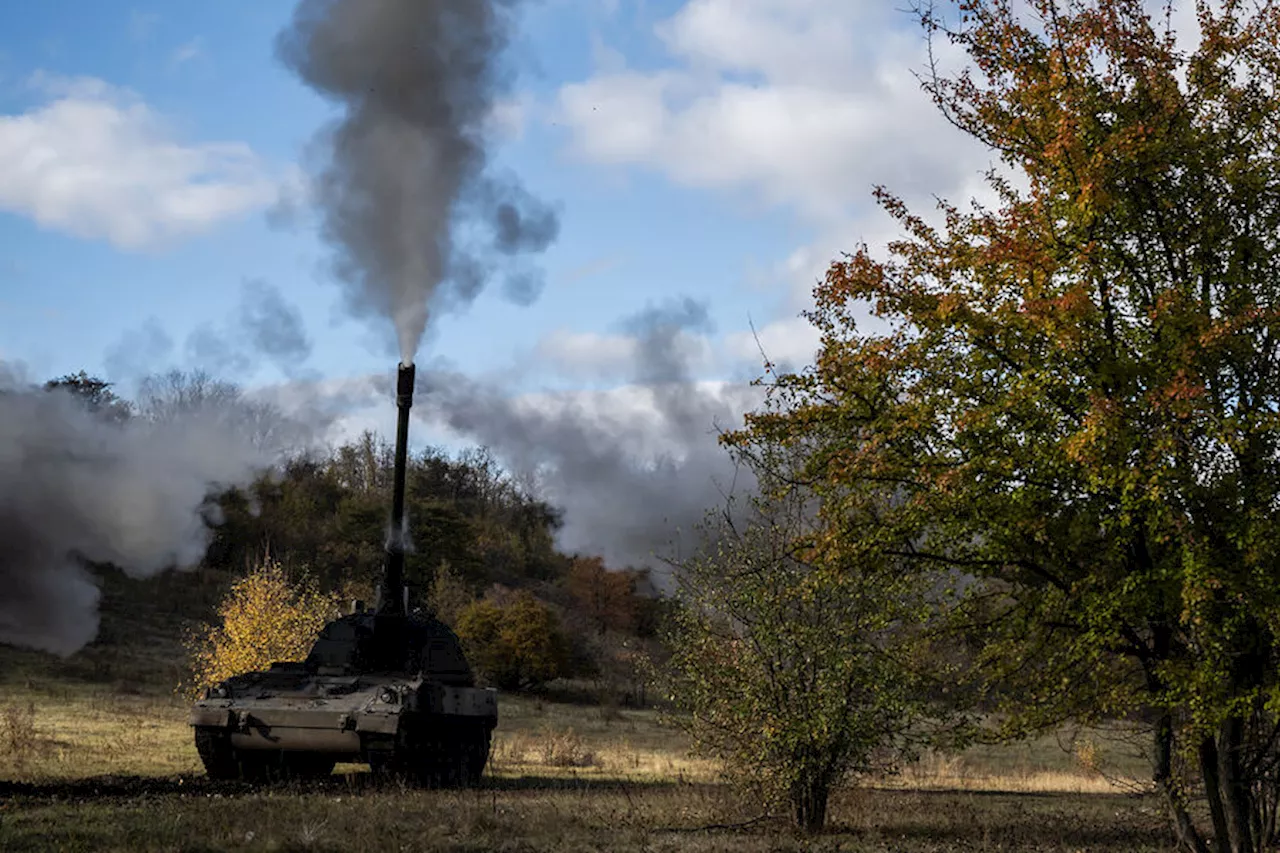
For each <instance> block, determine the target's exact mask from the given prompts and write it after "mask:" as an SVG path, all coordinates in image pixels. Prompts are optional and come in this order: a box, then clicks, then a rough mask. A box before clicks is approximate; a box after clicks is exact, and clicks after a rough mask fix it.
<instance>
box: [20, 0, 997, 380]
mask: <svg viewBox="0 0 1280 853" xmlns="http://www.w3.org/2000/svg"><path fill="white" fill-rule="evenodd" d="M526 5H529V8H528V9H527V10H526V11H525V13H524V14H523V17H522V19H521V27H520V30H519V31H518V33H517V36H516V40H515V43H514V44H513V47H512V52H511V59H512V62H513V63H514V67H515V68H516V69H517V71H518V72H519V76H518V82H517V85H516V91H515V97H514V98H513V99H512V100H511V101H509V102H505V103H503V104H502V105H500V109H499V111H498V113H497V114H496V118H495V127H500V128H501V134H500V136H501V140H500V142H499V144H497V145H496V146H495V148H494V153H495V157H496V164H497V165H499V166H500V167H503V168H509V169H511V170H514V171H515V172H516V173H517V174H519V176H520V177H521V179H522V180H523V182H524V183H525V184H526V185H527V186H528V187H529V189H531V190H532V191H533V192H534V193H536V194H537V195H539V196H540V197H542V198H543V199H545V200H548V201H550V202H552V203H554V204H556V205H557V206H558V208H559V209H560V211H561V231H560V237H559V239H558V240H557V242H556V243H555V244H554V245H553V246H552V247H551V248H550V249H549V250H548V251H547V252H546V253H545V254H544V255H542V256H540V257H539V258H538V263H539V265H540V266H541V268H542V269H543V271H544V272H545V277H546V287H545V289H544V291H543V293H542V295H541V298H540V299H539V300H538V301H537V302H535V303H534V304H533V305H531V306H528V307H519V306H515V305H512V304H510V303H507V302H505V301H504V300H503V299H502V298H501V296H500V295H499V294H498V292H497V289H496V288H494V289H491V290H489V291H486V292H485V293H484V294H482V295H481V297H480V298H479V299H478V300H477V301H476V302H475V303H474V304H472V305H470V306H468V307H467V308H466V309H465V310H463V311H460V312H457V313H453V314H447V315H442V316H438V317H436V318H434V319H433V321H432V325H431V329H430V331H429V333H428V339H427V341H426V343H425V344H424V347H423V349H422V351H421V352H420V354H419V359H420V360H421V361H428V362H429V361H436V360H443V361H444V362H446V363H448V364H449V365H451V366H453V367H454V368H456V369H458V370H461V371H463V372H465V373H469V374H473V375H507V376H512V375H515V376H518V377H519V379H518V383H517V384H518V385H519V386H520V388H519V390H536V389H537V388H540V387H554V388H561V389H563V388H574V387H583V388H588V387H590V388H600V387H603V386H608V385H609V384H610V383H611V382H616V381H620V377H621V376H622V374H623V373H625V370H624V369H623V367H621V366H620V365H621V363H622V362H625V360H626V353H627V352H628V350H627V338H626V334H627V333H626V331H625V329H624V328H622V327H621V326H620V323H621V321H622V320H623V319H624V318H625V317H627V316H628V315H631V314H634V313H635V312H637V311H639V310H641V309H643V308H645V307H647V306H652V305H655V304H658V303H661V302H663V301H664V300H668V299H671V298H675V297H680V296H690V297H693V298H695V299H698V300H702V301H705V302H706V304H707V305H708V308H709V309H710V316H711V319H712V322H713V329H712V331H711V332H709V333H708V334H707V335H705V337H704V338H702V339H699V340H698V341H697V342H696V343H697V345H698V346H699V347H702V349H701V350H700V352H701V353H702V355H701V357H700V358H699V359H697V360H695V366H696V368H697V370H698V374H699V376H700V378H705V379H726V378H742V377H745V376H750V375H754V373H755V372H757V369H756V368H757V365H756V363H755V362H756V359H755V358H754V343H752V341H751V339H750V336H749V335H748V333H747V330H748V324H749V323H754V324H755V326H756V328H757V329H758V330H760V332H761V335H762V339H763V340H764V342H765V343H766V346H767V349H768V350H769V352H770V354H771V355H773V356H774V357H782V358H784V359H787V360H790V361H791V362H792V363H795V364H800V363H803V362H804V361H805V360H807V358H808V356H809V354H811V353H812V350H813V347H814V345H815V338H814V336H813V333H812V330H810V329H809V328H808V327H807V325H806V324H805V323H804V322H803V321H800V320H798V319H797V316H796V315H797V313H798V312H799V311H800V310H801V309H803V308H804V307H806V304H807V293H808V291H809V290H810V289H811V287H812V284H813V282H814V280H815V279H816V278H817V277H818V276H819V275H820V274H821V272H822V270H823V269H824V267H825V266H826V264H827V263H828V262H829V261H830V260H831V259H832V258H834V257H835V256H836V254H837V252H838V251H840V250H842V249H849V248H852V246H853V244H854V243H855V242H856V241H857V240H859V239H868V240H871V241H872V242H876V241H877V240H880V239H882V238H883V236H884V233H885V232H884V222H883V220H882V219H881V218H879V217H878V215H877V214H876V213H875V212H874V211H873V210H872V209H871V207H870V205H869V203H868V202H869V196H870V190H871V188H872V186H873V185H874V184H875V183H878V182H885V183H888V184H889V185H890V186H892V187H894V188H895V189H898V190H900V191H902V192H904V193H905V194H907V195H908V197H912V198H927V197H928V194H929V193H938V194H940V195H955V194H957V193H959V192H969V191H970V190H971V189H972V188H973V187H974V186H975V185H976V175H977V172H978V170H979V169H980V168H981V167H982V166H984V165H986V164H987V163H988V162H989V158H988V157H987V155H986V153H985V152H980V151H977V150H975V149H974V148H973V147H972V146H969V147H966V146H965V145H964V144H963V141H962V140H958V139H955V138H954V136H948V130H947V128H946V126H945V125H944V124H943V123H942V122H941V121H940V119H938V118H937V116H936V115H934V114H933V111H932V108H931V107H930V105H929V103H928V100H927V98H925V97H924V96H923V95H922V94H921V93H920V92H919V87H918V84H917V83H916V81H915V79H914V78H913V77H911V74H910V72H911V70H912V69H919V68H920V67H922V60H923V54H922V49H923V42H922V41H921V39H920V37H919V34H918V31H917V30H916V29H915V28H914V26H913V25H912V23H911V21H910V19H909V18H907V17H906V16H905V15H903V14H902V13H899V12H895V11H893V7H894V5H895V4H888V3H884V2H883V0H661V2H655V0H544V2H541V3H537V4H526ZM292 7H293V3H291V2H277V0H271V2H264V0H222V2H219V3H207V2H202V3H195V2H186V0H173V2H167V3H164V4H159V3H154V4H151V5H147V4H140V3H136V2H116V0H42V2H40V3H18V2H8V3H4V4H2V5H0V157H4V158H5V159H6V162H7V163H10V164H12V163H13V162H15V160H16V162H17V164H18V165H17V168H16V169H14V168H13V167H12V166H11V165H7V166H6V169H9V170H11V171H10V174H9V175H8V176H7V177H5V176H0V359H4V360H9V361H19V362H22V363H23V364H24V365H25V366H26V368H27V370H28V372H29V373H30V374H31V375H32V376H33V377H34V378H41V377H45V376H53V375H59V374H62V373H65V372H68V371H74V370H79V369H81V368H84V369H86V370H89V371H90V372H95V373H99V374H105V375H108V376H109V377H111V378H117V379H125V378H126V377H125V376H124V374H125V373H127V372H129V371H130V370H152V369H162V368H165V367H169V366H185V367H189V366H193V363H192V362H191V361H190V360H189V359H187V358H186V356H185V354H184V349H183V347H184V341H185V340H186V338H187V336H188V335H189V334H190V333H191V332H192V331H193V330H195V329H196V328H197V327H199V326H200V325H202V324H209V323H212V324H214V325H215V326H216V325H218V324H224V323H226V322H227V318H229V317H230V316H231V315H232V314H233V312H234V311H235V310H236V306H237V304H238V300H239V298H240V293H241V288H242V284H243V282H244V281H245V280H248V279H252V280H261V281H265V282H267V283H269V284H271V285H272V286H274V287H276V288H278V289H279V291H280V292H281V293H282V295H283V296H284V297H285V299H286V300H288V301H289V302H291V303H292V304H294V305H296V306H298V307H299V309H300V310H301V311H302V314H303V317H304V319H305V322H306V326H307V331H308V333H309V335H310V337H311V340H312V342H313V345H314V349H313V353H312V356H311V359H310V362H309V365H308V366H309V368H310V369H312V370H313V371H315V372H316V373H317V374H319V375H320V376H323V377H328V378H341V377H344V376H354V375H360V374H365V373H368V372H371V371H384V370H387V369H389V367H390V366H391V365H393V364H394V356H392V355H389V352H390V351H391V342H390V338H391V333H390V326H389V324H386V323H380V324H373V325H370V324H369V323H367V322H364V321H359V320H353V319H351V318H349V317H347V316H346V315H345V313H344V311H343V310H342V303H341V299H340V290H339V288H338V287H337V285H336V284H335V283H334V282H333V281H332V280H330V278H329V276H328V275H327V273H326V270H325V258H326V257H327V252H326V250H325V248H324V247H323V246H322V245H321V244H320V242H319V241H318V239H317V238H316V236H315V233H316V223H315V220H314V218H308V217H306V216H302V217H298V218H295V220H294V221H293V222H292V223H290V224H288V225H287V226H281V225H279V224H278V223H277V224H275V225H273V224H272V221H271V218H270V217H269V216H268V212H269V211H270V210H271V209H272V207H273V205H274V204H275V202H276V200H277V198H278V197H279V192H280V188H281V187H282V186H289V185H290V182H291V181H296V176H297V174H298V172H297V170H298V168H299V164H303V163H304V162H305V158H304V154H305V150H306V146H307V142H308V140H309V139H310V138H311V137H312V135H313V134H314V133H315V131H316V130H317V129H318V128H319V127H321V126H322V125H323V123H324V122H325V121H326V120H328V119H329V118H331V117H332V116H333V112H332V110H331V108H330V107H329V106H328V105H327V104H325V103H323V102H321V101H320V100H319V99H318V98H317V97H316V96H315V95H314V94H313V93H312V92H310V91H309V90H308V89H306V88H305V87H304V86H303V85H302V84H301V83H300V82H299V81H298V80H296V79H295V78H294V77H293V76H292V75H291V74H290V73H289V72H288V71H287V70H286V69H285V68H284V67H283V66H281V65H280V63H279V62H278V61H277V60H276V59H275V57H274V53H273V41H274V38H275V36H276V34H277V33H278V32H279V31H280V29H281V28H282V27H284V26H285V24H286V23H287V21H288V18H289V16H290V14H291V12H292ZM50 164H52V165H50ZM156 164H162V165H156ZM209 185H212V187H213V189H209V188H208V187H209ZM201 186H204V187H205V189H203V190H202V189H200V187H201ZM193 187H194V188H195V189H194V190H193ZM201 192H204V193H205V195H201V194H200V193H201ZM144 328H151V329H157V328H158V329H162V330H163V332H164V334H165V335H166V336H167V337H168V338H169V339H170V340H171V341H172V342H173V348H172V349H171V350H170V351H168V352H167V353H165V352H163V351H153V350H152V349H148V347H146V346H141V345H137V343H136V342H137V341H139V340H142V339H143V337H145V336H143V335H142V334H141V331H140V330H142V329H144ZM122 342H124V343H122ZM129 342H133V344H129ZM124 356H128V357H127V358H126V357H124ZM516 368H518V369H516ZM232 378H235V379H237V380H239V381H242V382H246V383H249V384H254V383H264V382H272V381H277V380H279V379H280V378H281V376H280V374H279V372H278V371H275V369H274V368H272V367H270V366H269V365H264V366H263V367H262V369H261V370H258V371H255V372H253V373H252V375H245V376H236V377H232Z"/></svg>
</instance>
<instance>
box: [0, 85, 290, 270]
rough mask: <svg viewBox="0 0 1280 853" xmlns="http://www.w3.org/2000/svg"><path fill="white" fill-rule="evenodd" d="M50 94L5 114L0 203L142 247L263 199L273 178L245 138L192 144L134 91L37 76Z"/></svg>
mask: <svg viewBox="0 0 1280 853" xmlns="http://www.w3.org/2000/svg"><path fill="white" fill-rule="evenodd" d="M32 83H33V88H34V89H35V90H36V91H38V92H39V93H41V94H42V95H43V96H44V98H43V100H42V101H41V103H39V104H38V105H37V106H35V107H34V108H32V109H30V110H29V111H27V112H25V113H20V114H16V115H0V161H3V162H4V163H5V164H6V167H5V169H3V170H2V171H0V210H7V211H10V212H12V213H17V214H19V215H22V216H27V217H30V218H31V219H34V220H35V221H36V222H38V223H39V224H41V225H42V226H44V227H46V228H52V229H57V230H60V231H65V232H68V233H71V234H74V235H76V236H79V237H86V238H90V239H103V240H107V241H109V242H111V243H112V244H114V245H116V246H118V247H120V248H123V249H135V250H136V249H145V248H150V247H154V246H157V245H161V244H164V243H166V242H169V241H171V240H173V239H175V238H180V237H184V236H188V235H191V234H196V233H199V232H201V231H205V230H207V229H209V228H211V227H212V226H214V225H216V224H217V223H219V222H222V221H224V220H226V219H229V218H232V217H235V216H238V215H241V214H244V213H246V212H248V211H251V210H255V209H257V208H261V207H264V206H266V205H268V204H270V203H271V202H273V201H274V200H275V198H276V196H277V193H278V187H277V186H276V182H275V181H274V180H273V179H272V178H271V177H270V176H269V175H268V174H267V171H266V169H265V167H264V165H263V164H262V162H261V161H260V160H259V158H258V157H257V156H256V155H255V154H254V152H253V151H252V150H251V149H250V148H249V147H248V146H247V145H245V144H243V143H239V142H201V143H187V142H183V141H181V140H179V139H178V138H177V137H176V136H175V135H174V133H173V132H172V130H171V128H170V127H169V126H168V125H167V124H166V122H165V121H164V119H163V118H162V117H161V116H159V115H157V114H156V113H155V111H153V110H152V109H151V108H150V107H149V106H148V105H147V104H146V103H145V102H143V101H142V100H141V99H140V98H138V97H137V96H136V95H134V94H132V93H130V92H128V91H126V90H124V89H120V88H117V87H115V86H112V85H110V84H109V83H106V82H104V81H102V80H98V79H94V78H75V79H65V78H57V77H50V76H47V75H36V77H35V78H33V80H32Z"/></svg>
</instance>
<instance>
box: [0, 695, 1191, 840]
mask: <svg viewBox="0 0 1280 853" xmlns="http://www.w3.org/2000/svg"><path fill="white" fill-rule="evenodd" d="M186 710H187V704H186V703H185V702H184V701H182V700H180V699H179V698H178V697H175V696H167V695H164V694H155V693H153V694H146V693H143V694H137V695H128V694H121V693H118V692H116V691H115V690H114V689H112V688H110V687H104V686H96V687H95V686H93V685H89V684H83V683H71V684H65V685H62V686H56V685H52V684H48V683H46V684H44V685H43V686H41V687H39V688H35V687H32V688H26V687H21V686H17V687H15V686H12V685H10V686H9V687H8V688H7V689H6V691H5V697H4V700H3V704H0V850H3V851H6V853H8V851H27V850H85V851H91V850H120V851H126V850H129V851H132V850H185V851H198V850H281V851H301V850H317V851H326V850H334V851H337V850H343V851H361V850H370V851H375V850H376V851H386V850H458V851H462V850H477V851H478V850H509V851H532V850H619V851H631V850H635V851H640V850H651V851H657V850H695V851H700V850H706V851H711V850H748V851H750V850H848V851H864V850H865V851H890V850H893V851H907V853H916V851H920V853H923V851H944V850H991V851H995V850H1004V851H1008V850H1040V851H1064V853H1065V851H1081V850H1097V851H1117V853H1118V851H1148V850H1149V851H1155V850H1164V849H1168V832H1167V828H1166V823H1165V819H1164V815H1163V813H1162V811H1161V810H1160V809H1159V808H1158V807H1157V803H1155V802H1154V801H1153V800H1152V799H1151V798H1149V797H1143V796H1134V795H1133V794H1131V793H1126V792H1125V790H1124V788H1123V786H1122V787H1121V788H1117V787H1115V786H1114V785H1113V784H1112V783H1110V782H1108V781H1107V778H1105V777H1104V775H1103V774H1101V773H1099V772H1097V771H1096V770H1091V769H1090V768H1089V766H1087V765H1090V764H1094V765H1096V764H1097V763H1098V761H1099V760H1100V759H1098V758H1097V756H1096V755H1094V756H1093V757H1092V758H1091V759H1090V760H1089V761H1082V760H1081V756H1080V753H1081V752H1082V750H1081V749H1080V746H1079V742H1077V744H1076V746H1075V749H1074V750H1073V749H1072V745H1071V744H1070V743H1063V744H1059V743H1058V742H1057V739H1054V738H1046V739H1042V740H1041V741H1038V742H1032V743H1029V744H1025V745H1021V746H1019V747H1016V748H1001V749H995V748H986V749H982V750H974V751H972V752H971V753H969V754H966V755H963V756H960V757H949V758H944V757H938V756H935V757H931V758H927V759H925V760H924V761H922V762H921V764H920V765H918V766H916V767H913V768H910V769H909V770H908V772H907V773H905V774H903V775H902V776H901V777H894V778H888V779H879V780H869V781H870V786H869V787H867V788H862V789H850V790H847V791H843V792H841V793H840V794H839V796H837V798H836V800H835V802H834V803H833V805H832V812H831V831H830V832H829V833H826V834H824V835H823V836H820V837H817V838H803V837H797V836H795V835H793V834H792V833H791V832H790V830H789V828H788V827H787V825H786V821H785V816H783V815H779V816H776V817H773V818H769V817H766V818H763V819H761V816H760V814H759V813H758V810H757V807H756V806H755V805H754V804H751V803H747V802H743V801H740V800H738V799H737V798H736V797H735V795H734V793H733V791H732V789H730V788H728V787H726V786H723V785H720V784H718V783H717V776H716V768H715V766H714V765H713V764H711V763H710V762H707V761H703V760H699V759H695V758H692V757H690V756H689V754H688V748H687V747H688V745H687V743H686V742H685V740H684V739H683V736H682V734H681V733H680V732H679V731H678V730H676V729H673V728H671V727H669V726H667V725H664V724H663V722H662V721H661V720H660V719H659V717H658V715H657V714H656V713H655V712H653V711H634V710H627V709H623V710H616V709H615V710H604V709H601V708H597V707H591V706H581V705H569V704H557V703H550V702H540V701H537V700H533V699H528V698H523V697H509V696H504V697H502V701H501V711H500V713H501V724H500V728H499V731H498V732H497V737H496V740H495V746H494V752H493V761H492V766H491V768H490V773H489V778H487V779H486V780H485V784H484V785H483V787H481V788H480V789H478V790H472V791H465V792H438V791H417V790H411V789H404V788H400V787H398V786H394V785H387V784H382V785H378V784H375V783H374V781H373V779H372V777H371V776H370V775H369V774H368V773H366V772H364V769H363V768H360V767H358V766H355V765H350V766H340V767H339V768H338V771H337V772H336V773H335V774H334V776H333V777H332V778H330V779H328V780H326V781H324V782H322V783H315V784H311V785H307V786H304V787H299V786H277V787H269V788H263V789H253V788H250V787H248V786H243V785H238V784H227V783H211V782H209V781H208V780H207V779H206V778H205V777H204V774H203V771H202V769H201V768H200V765H199V760H198V758H197V757H196V753H195V750H194V748H193V747H192V745H191V735H190V730H189V729H188V728H187V726H186V721H185V717H186ZM1083 742H1084V743H1094V741H1093V740H1089V739H1086V740H1085V741H1083ZM1064 747H1066V748H1064ZM1090 749H1093V750H1094V751H1095V752H1096V751H1097V750H1098V749H1101V750H1102V751H1103V752H1106V750H1107V749H1108V747H1106V746H1105V745H1104V746H1102V747H1090ZM1083 752H1085V754H1086V755H1090V754H1092V753H1090V752H1089V750H1083ZM1108 760H1112V761H1113V763H1114V764H1123V763H1124V761H1126V760H1128V759H1121V758H1112V757H1109V758H1108ZM1111 769H1112V772H1115V770H1116V768H1115V767H1112V768H1111ZM1132 769H1137V768H1136V767H1134V768H1132Z"/></svg>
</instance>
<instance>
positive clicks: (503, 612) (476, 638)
mask: <svg viewBox="0 0 1280 853" xmlns="http://www.w3.org/2000/svg"><path fill="white" fill-rule="evenodd" d="M455 629H456V631H457V633H458V637H459V638H460V639H461V640H462V642H463V644H464V646H465V647H466V650H467V657H468V659H469V660H470V661H471V665H472V666H473V667H475V669H476V670H477V671H478V672H480V674H481V675H483V676H484V677H485V678H486V679H487V680H488V681H489V682H490V683H492V684H493V685H494V686H496V687H500V688H502V689H504V690H534V689H537V688H539V687H541V686H542V685H544V684H546V683H547V682H548V681H552V680H553V679H556V678H564V677H568V676H569V675H572V674H573V673H572V671H571V669H570V648H569V641H568V638H567V637H566V636H565V634H564V631H563V629H562V628H561V625H560V620H559V618H557V617H556V614H555V613H554V612H553V611H552V610H551V608H550V607H548V606H547V605H545V604H543V603H542V602H540V601H538V600H537V599H536V598H534V597H533V596H532V595H531V594H529V593H528V592H523V591H522V592H518V593H515V594H514V595H512V596H511V597H510V598H509V599H508V600H507V601H505V602H498V601H494V600H492V599H481V600H479V601H475V602H473V603H472V604H470V605H468V606H467V607H465V608H463V610H462V612H461V613H459V614H458V621H457V625H456V626H455Z"/></svg>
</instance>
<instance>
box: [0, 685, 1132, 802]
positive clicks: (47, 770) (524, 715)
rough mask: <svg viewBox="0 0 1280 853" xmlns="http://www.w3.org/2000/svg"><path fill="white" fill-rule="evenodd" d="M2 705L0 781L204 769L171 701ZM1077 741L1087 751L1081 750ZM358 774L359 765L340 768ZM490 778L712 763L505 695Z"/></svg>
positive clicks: (668, 776)
mask: <svg viewBox="0 0 1280 853" xmlns="http://www.w3.org/2000/svg"><path fill="white" fill-rule="evenodd" d="M6 700H7V703H6V704H5V705H3V706H0V780H7V781H41V780H57V779H77V778H85V777H92V776H99V775H138V776H169V775H173V774H187V775H198V774H200V773H201V772H202V768H201V765H200V761H199V758H198V757H197V755H196V752H195V748H194V745H193V743H192V738H191V730H190V728H189V727H188V726H187V722H186V720H187V710H188V707H189V706H188V703H187V702H185V701H183V700H181V699H178V698H177V697H156V696H146V695H122V694H119V693H114V692H111V691H109V690H106V689H90V688H75V689H73V688H65V689H63V690H60V691H54V692H48V691H16V692H15V693H14V694H11V696H6ZM1081 743H1087V744H1088V746H1086V747H1081V746H1080V744H1081ZM344 767H345V769H346V770H350V771H357V770H359V769H362V768H358V767H357V766H355V765H350V766H344ZM1142 772H1143V765H1142V764H1141V761H1140V760H1137V759H1136V758H1135V757H1134V756H1129V755H1125V754H1123V753H1121V752H1119V751H1118V750H1117V749H1115V748H1113V747H1109V746H1108V744H1107V743H1106V742H1105V741H1102V742H1099V741H1097V740H1093V739H1089V740H1081V739H1079V738H1077V739H1076V740H1075V741H1074V747H1073V744H1072V742H1066V743H1060V742H1059V739H1057V738H1053V737H1046V738H1042V739H1040V740H1038V741H1031V742H1028V743H1025V744H1017V745H1012V746H1005V747H981V748H976V749H974V750H970V751H969V752H967V753H965V754H963V755H959V756H948V755H940V754H929V755H926V756H924V757H923V758H922V759H921V760H920V761H919V762H918V763H916V764H914V765H912V766H909V767H907V768H905V769H904V770H903V772H902V773H901V774H899V775H896V776H892V777H887V778H882V779H873V780H868V781H870V782H871V783H872V784H875V785H878V786H883V787H888V788H894V789H916V790H944V789H945V790H961V791H1006V792H1045V793H1047V792H1061V793H1073V794H1083V793H1094V794H1104V793H1117V792H1123V793H1133V792H1134V791H1136V790H1140V789H1142V787H1143V784H1142V782H1141V781H1140V780H1141V779H1142ZM489 773H490V775H492V776H494V777H497V778H520V777H526V776H530V775H538V776H542V777H549V778H564V779H580V780H592V779H597V780H626V781H631V782H663V781H670V782H677V783H688V782H698V783H710V782H714V781H716V780H717V779H718V778H719V775H718V766H717V765H716V764H715V763H714V762H712V761H709V760H706V759H701V758H696V757H693V756H692V755H690V753H689V743H688V741H687V740H686V738H685V737H684V735H683V733H682V732H680V731H679V730H678V729H675V728H673V727H671V726H669V725H664V724H663V722H662V721H661V720H660V719H659V717H658V715H657V714H656V713H655V712H653V711H637V710H631V709H626V710H617V711H615V712H614V713H612V714H609V715H601V714H600V712H599V709H598V708H593V707H590V706H578V705H563V704H554V703H550V702H542V701H539V700H534V699H528V698H524V697H512V696H503V697H502V699H501V707H500V722H499V727H498V729H497V731H496V732H495V733H494V746H493V754H492V760H491V762H490V768H489Z"/></svg>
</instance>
